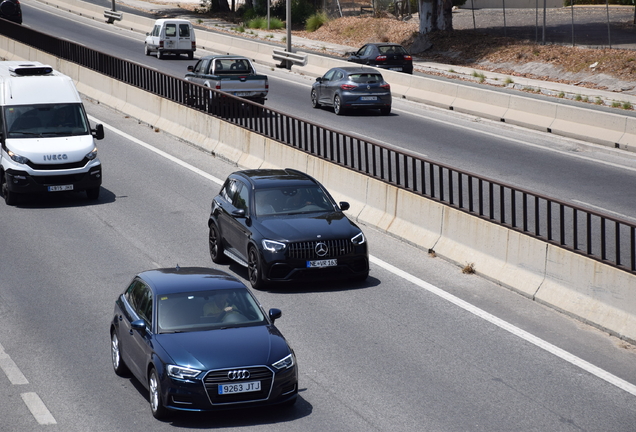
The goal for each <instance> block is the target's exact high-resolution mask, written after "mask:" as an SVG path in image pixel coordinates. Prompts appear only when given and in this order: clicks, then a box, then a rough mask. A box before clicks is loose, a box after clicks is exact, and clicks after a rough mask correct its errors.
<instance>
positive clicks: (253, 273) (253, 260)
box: [247, 246, 265, 290]
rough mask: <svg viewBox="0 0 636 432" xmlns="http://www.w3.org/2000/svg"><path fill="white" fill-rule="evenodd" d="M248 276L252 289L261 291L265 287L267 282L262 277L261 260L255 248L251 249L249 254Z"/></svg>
mask: <svg viewBox="0 0 636 432" xmlns="http://www.w3.org/2000/svg"><path fill="white" fill-rule="evenodd" d="M247 275H248V278H249V280H250V285H252V288H254V289H255V290H261V289H263V288H264V287H265V282H264V281H263V278H262V276H261V258H260V256H259V254H258V251H257V250H256V248H255V247H254V246H252V247H250V250H249V252H248V253H247Z"/></svg>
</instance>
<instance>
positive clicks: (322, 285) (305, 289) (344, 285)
mask: <svg viewBox="0 0 636 432" xmlns="http://www.w3.org/2000/svg"><path fill="white" fill-rule="evenodd" d="M222 267H225V265H222ZM221 270H224V271H228V272H230V273H231V274H233V275H235V276H236V277H238V278H239V279H241V280H242V281H243V283H245V284H246V285H247V286H250V283H249V280H248V275H247V269H246V268H245V267H243V266H241V265H239V264H237V263H235V262H231V263H230V264H229V265H228V266H227V268H221ZM378 285H380V280H378V279H376V278H374V277H372V276H369V277H367V279H366V280H365V281H353V280H346V279H337V280H326V281H305V280H303V281H293V282H280V283H273V284H269V285H267V286H266V287H265V288H264V289H262V290H261V291H265V292H270V293H273V294H300V293H310V292H338V291H352V290H359V289H365V288H371V287H375V286H378Z"/></svg>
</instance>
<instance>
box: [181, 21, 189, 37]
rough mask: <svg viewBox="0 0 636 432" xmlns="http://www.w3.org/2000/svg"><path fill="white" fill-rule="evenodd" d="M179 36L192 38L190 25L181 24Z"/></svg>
mask: <svg viewBox="0 0 636 432" xmlns="http://www.w3.org/2000/svg"><path fill="white" fill-rule="evenodd" d="M179 36H180V37H190V26H189V25H188V24H179Z"/></svg>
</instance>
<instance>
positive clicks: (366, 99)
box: [360, 96, 378, 101]
mask: <svg viewBox="0 0 636 432" xmlns="http://www.w3.org/2000/svg"><path fill="white" fill-rule="evenodd" d="M360 100H364V101H374V100H378V97H377V96H361V97H360Z"/></svg>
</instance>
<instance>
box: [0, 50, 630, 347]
mask: <svg viewBox="0 0 636 432" xmlns="http://www.w3.org/2000/svg"><path fill="white" fill-rule="evenodd" d="M0 56H2V57H4V58H8V59H16V60H18V59H20V60H22V59H28V60H32V61H41V62H43V63H48V64H51V65H55V68H56V69H58V70H60V71H61V72H62V73H65V74H67V75H69V76H71V77H72V78H73V79H74V80H75V81H76V83H77V86H78V88H79V89H80V90H81V91H82V93H84V94H85V95H87V96H88V97H90V98H94V99H96V100H99V101H100V102H101V103H105V104H106V103H108V104H110V105H111V106H113V107H115V108H117V109H119V110H121V111H122V112H124V113H126V114H128V115H130V116H132V117H134V118H137V119H139V120H141V121H143V122H145V123H148V124H150V125H151V126H153V127H157V128H159V129H161V130H163V131H165V132H167V133H170V134H173V135H175V136H179V137H181V138H184V139H188V140H189V141H191V142H192V143H193V144H195V145H197V146H199V147H201V148H203V149H205V150H206V151H209V152H210V153H211V154H213V155H215V156H216V157H219V158H222V159H225V160H228V161H230V162H233V163H236V164H237V165H238V166H239V167H241V168H259V167H260V168H265V167H291V168H297V169H300V170H303V171H306V172H308V173H309V174H311V175H313V176H315V177H316V178H317V179H318V180H319V181H321V182H322V183H323V184H324V185H325V186H326V187H327V188H328V189H329V190H330V191H332V193H333V195H334V197H335V198H336V200H338V201H340V200H345V201H349V202H350V203H351V204H352V206H351V210H350V211H349V212H348V213H349V214H350V215H352V217H354V218H355V219H357V220H358V221H360V222H362V223H364V224H368V225H371V226H374V227H377V228H378V229H380V230H384V231H385V232H387V233H388V234H390V235H393V236H395V237H397V238H400V239H403V240H404V241H406V242H408V243H410V244H413V245H415V246H418V247H420V248H424V249H425V250H431V251H435V253H436V254H437V255H439V256H441V257H444V258H446V259H448V260H450V261H452V262H455V263H457V264H458V265H460V266H464V265H467V264H470V265H472V266H473V267H474V269H475V271H476V272H477V273H478V274H479V275H481V276H483V277H486V278H488V279H491V280H493V281H496V282H497V283H499V284H501V285H503V286H506V287H508V288H511V289H513V290H516V291H518V292H519V293H522V294H523V295H525V296H527V297H529V298H533V299H536V300H538V301H541V302H543V303H545V304H548V305H550V306H551V307H554V308H557V309H559V310H561V311H564V312H566V313H568V314H570V315H572V316H574V317H576V318H578V319H580V320H583V321H585V322H587V323H590V324H592V325H594V326H596V327H598V328H601V329H603V330H605V331H608V332H610V333H612V334H615V335H617V336H619V337H622V338H624V339H626V340H628V341H630V342H632V343H636V289H634V287H636V276H634V275H632V274H629V273H626V272H623V271H620V270H617V269H615V268H613V267H610V266H607V265H603V264H601V263H599V262H596V261H594V260H590V259H589V258H586V257H584V256H582V255H579V254H576V253H573V252H569V251H567V250H564V249H560V248H557V247H555V246H552V245H549V244H547V243H545V242H542V241H539V240H537V239H534V238H531V237H529V236H525V235H523V234H520V233H518V232H515V231H511V230H508V229H506V228H504V227H501V226H499V225H496V224H492V223H490V222H488V221H486V220H483V219H481V218H478V217H475V216H471V215H469V214H467V213H464V212H462V211H459V210H456V209H453V208H450V207H447V206H444V205H441V204H439V203H438V202H436V201H434V200H430V199H426V198H424V197H421V196H419V195H416V194H413V193H409V192H406V191H404V190H400V189H398V188H396V187H394V186H391V185H388V184H386V183H383V182H380V181H378V180H376V179H373V178H371V177H368V176H365V175H363V174H360V173H357V172H354V171H352V170H350V169H347V168H343V167H340V166H338V165H335V164H330V163H328V162H326V161H324V160H321V159H319V158H316V157H313V156H310V155H308V154H305V153H303V152H300V151H298V150H296V149H293V148H291V147H289V146H286V145H283V144H281V143H278V142H276V141H273V140H270V139H268V138H265V137H263V136H261V135H258V134H254V133H251V132H248V131H246V130H244V129H241V128H239V127H237V126H234V125H231V124H229V123H226V122H223V121H220V120H219V119H216V118H214V117H210V116H207V115H205V114H203V113H200V112H197V111H195V110H191V109H188V108H186V107H184V106H182V105H179V104H177V103H174V102H171V101H168V100H165V99H162V98H160V97H158V96H154V95H151V94H149V93H146V92H143V91H141V90H139V89H137V88H134V87H131V86H127V85H125V84H122V83H120V82H116V81H114V80H110V79H108V78H106V77H104V76H101V75H99V74H96V73H95V72H93V71H89V70H86V69H84V68H81V67H79V66H78V65H75V64H72V63H69V62H65V61H62V60H59V59H56V58H53V57H51V56H49V55H46V54H43V53H40V52H38V51H36V50H34V49H31V48H28V47H26V46H24V45H21V44H18V43H16V42H14V41H11V40H8V39H6V38H0ZM371 248H373V245H371ZM458 271H459V270H458Z"/></svg>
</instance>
